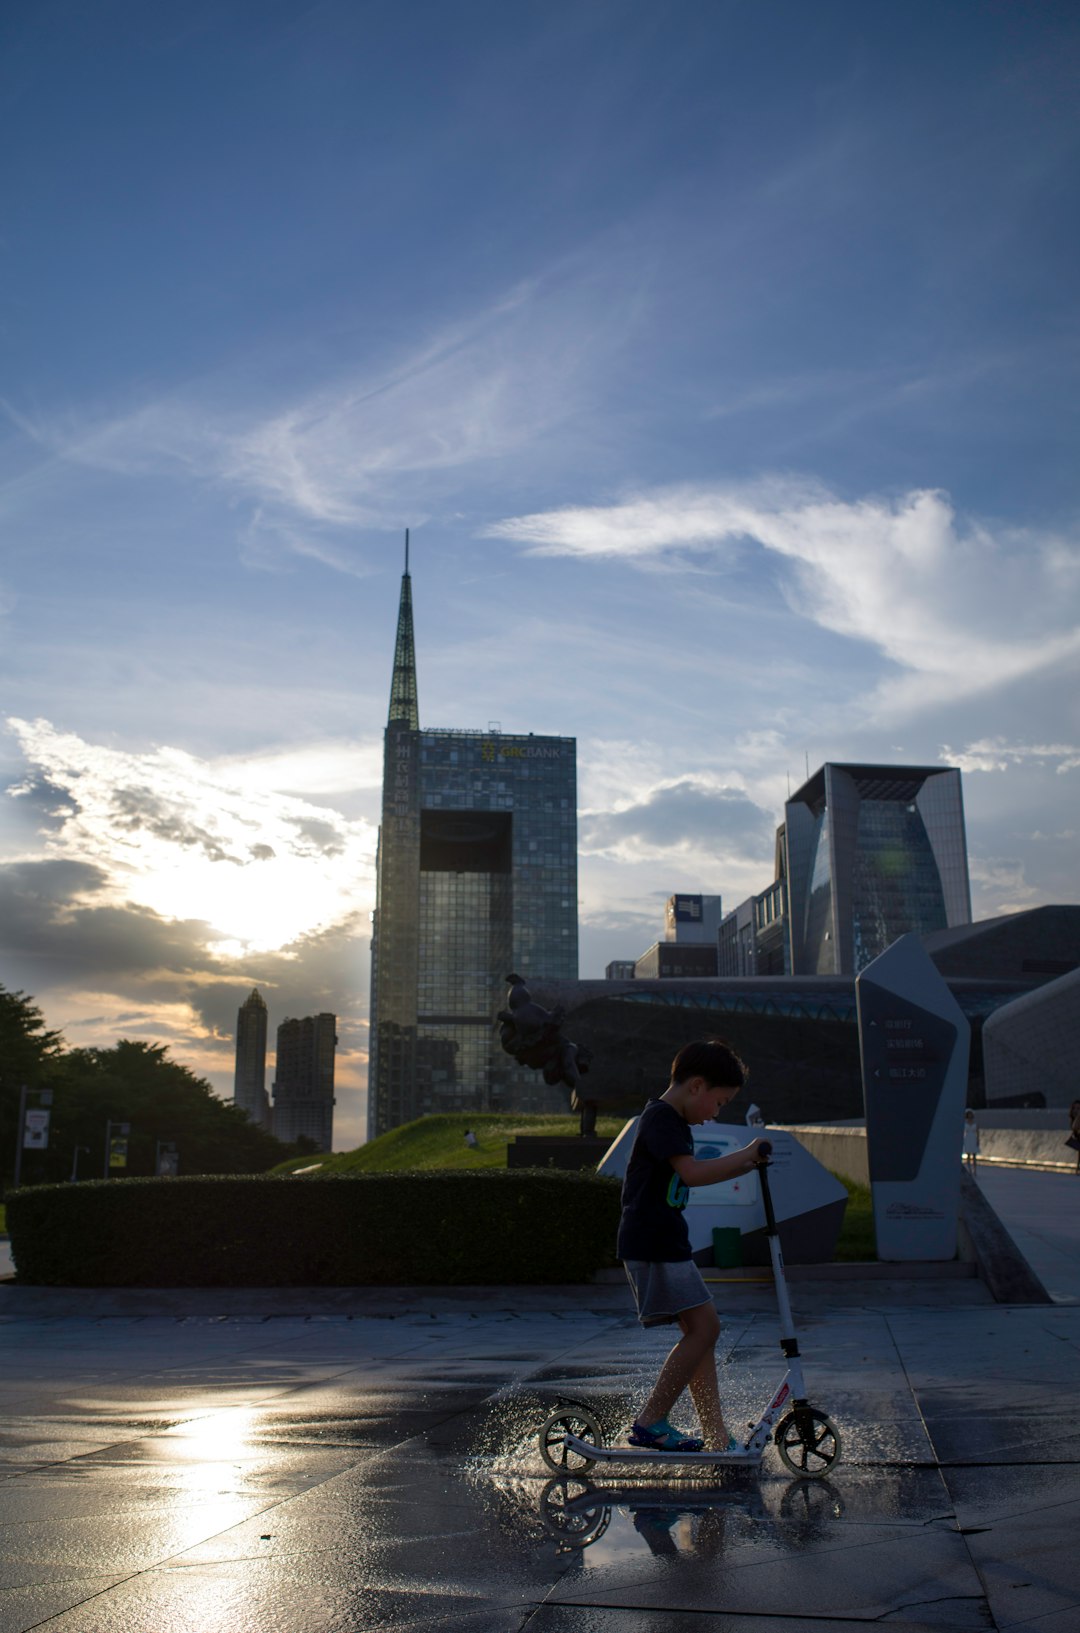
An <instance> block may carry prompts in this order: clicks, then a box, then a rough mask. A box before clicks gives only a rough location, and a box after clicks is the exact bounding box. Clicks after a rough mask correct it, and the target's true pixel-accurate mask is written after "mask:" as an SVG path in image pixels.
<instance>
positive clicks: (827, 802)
mask: <svg viewBox="0 0 1080 1633" xmlns="http://www.w3.org/2000/svg"><path fill="white" fill-rule="evenodd" d="M782 845H783V850H784V860H785V864H786V867H785V871H786V887H787V918H788V936H789V944H790V968H791V973H792V974H793V975H857V974H858V973H859V971H860V970H862V969H864V968H865V967H866V965H867V964H869V963H870V962H871V960H873V959H875V958H877V957H878V955H879V954H880V953H883V952H884V951H885V949H886V948H887V947H888V946H889V945H890V944H891V943H892V942H894V941H895V940H896V939H897V937H898V936H902V935H904V934H906V933H908V932H909V931H914V932H915V933H916V934H918V935H926V934H928V933H929V932H931V931H935V930H944V929H946V928H951V927H952V926H954V925H960V924H970V923H971V887H970V884H969V881H968V864H967V841H966V837H965V832H964V803H963V795H962V792H961V787H960V773H959V771H958V770H956V769H955V767H942V766H902V765H834V764H832V763H828V764H826V765H823V766H822V767H821V769H820V770H819V771H816V772H815V773H814V775H813V776H812V777H811V778H810V779H809V780H808V781H807V782H805V783H804V784H803V786H802V787H801V788H800V789H799V790H798V791H797V792H796V793H795V794H793V795H792V796H791V798H790V799H789V800H788V802H787V805H786V806H785V809H784V829H783V835H782ZM778 849H779V847H778Z"/></svg>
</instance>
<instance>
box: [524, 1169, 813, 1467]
mask: <svg viewBox="0 0 1080 1633" xmlns="http://www.w3.org/2000/svg"><path fill="white" fill-rule="evenodd" d="M761 1151H762V1154H763V1156H764V1158H765V1159H766V1160H765V1161H764V1162H761V1163H759V1164H758V1177H759V1179H760V1181H761V1200H762V1202H763V1203H764V1206H765V1233H766V1235H767V1237H768V1240H769V1254H770V1257H771V1259H772V1269H773V1279H774V1281H775V1284H776V1303H777V1307H778V1309H779V1314H780V1348H781V1349H782V1350H783V1352H784V1355H785V1357H786V1359H787V1372H786V1373H785V1375H784V1379H783V1381H782V1383H781V1384H780V1387H779V1388H778V1389H777V1390H776V1393H775V1394H774V1395H773V1397H772V1399H771V1400H770V1401H769V1404H768V1405H767V1406H766V1408H765V1410H764V1411H763V1412H762V1414H761V1416H760V1418H759V1419H758V1421H757V1422H756V1423H755V1424H752V1425H751V1427H750V1433H749V1435H748V1437H747V1439H746V1441H745V1443H744V1444H743V1445H742V1446H739V1447H737V1448H736V1449H735V1450H734V1451H730V1452H717V1451H701V1452H677V1451H676V1452H664V1451H657V1450H656V1449H655V1448H653V1447H651V1446H605V1445H604V1431H603V1429H602V1427H601V1425H600V1422H599V1419H598V1418H596V1417H594V1415H593V1414H592V1413H591V1412H590V1411H589V1410H588V1409H587V1408H586V1407H583V1406H577V1405H574V1406H561V1407H559V1408H558V1409H557V1410H556V1411H554V1412H553V1413H552V1414H551V1416H550V1417H549V1418H548V1419H547V1421H546V1423H545V1424H544V1426H543V1428H542V1429H541V1430H540V1455H541V1457H542V1458H543V1459H544V1462H545V1463H546V1464H547V1466H548V1468H549V1469H553V1470H554V1471H555V1473H556V1474H563V1475H566V1474H583V1473H584V1472H585V1471H586V1470H588V1469H591V1468H592V1467H593V1465H594V1464H596V1463H649V1464H656V1463H669V1464H678V1465H679V1466H680V1468H681V1467H684V1466H688V1467H695V1466H701V1465H704V1466H705V1467H707V1468H757V1467H759V1465H760V1463H761V1460H762V1458H763V1456H764V1455H765V1448H766V1446H767V1445H768V1443H769V1436H770V1433H771V1432H772V1429H773V1425H774V1424H776V1431H775V1434H774V1436H773V1438H774V1439H775V1441H776V1449H777V1451H778V1452H779V1453H780V1460H781V1462H782V1463H783V1464H784V1465H785V1467H786V1468H787V1469H788V1470H789V1471H790V1472H791V1473H792V1474H794V1475H796V1476H797V1477H798V1478H799V1479H802V1480H819V1479H820V1478H821V1477H822V1475H825V1474H828V1472H829V1470H830V1469H831V1468H832V1467H833V1465H834V1464H835V1463H838V1462H839V1460H840V1431H839V1429H838V1428H837V1427H836V1425H835V1424H834V1423H833V1422H832V1420H831V1419H830V1418H829V1417H827V1416H826V1414H825V1413H824V1412H819V1411H818V1409H817V1407H816V1406H811V1405H810V1403H809V1401H808V1400H807V1399H806V1386H805V1384H804V1382H803V1370H802V1360H801V1358H800V1356H799V1341H798V1339H797V1338H796V1336H795V1323H794V1320H793V1319H792V1315H791V1303H790V1300H789V1299H788V1291H787V1282H786V1281H785V1279H784V1258H783V1254H782V1253H781V1251H780V1233H779V1231H778V1230H777V1228H776V1215H775V1214H774V1212H773V1204H772V1197H771V1195H770V1193H769V1176H768V1172H767V1170H768V1166H769V1164H768V1157H769V1154H770V1152H771V1151H772V1146H771V1145H770V1144H769V1142H768V1141H767V1140H764V1141H762V1145H761ZM789 1403H790V1409H789V1410H788V1411H787V1413H786V1414H785V1416H784V1417H782V1418H781V1417H780V1414H781V1412H782V1411H783V1409H784V1407H785V1406H788V1404H789ZM777 1418H780V1422H779V1423H776V1420H777Z"/></svg>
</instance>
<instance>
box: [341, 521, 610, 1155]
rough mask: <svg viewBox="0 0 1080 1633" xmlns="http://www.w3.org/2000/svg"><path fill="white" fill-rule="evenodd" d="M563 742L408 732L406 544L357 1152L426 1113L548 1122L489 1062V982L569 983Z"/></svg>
mask: <svg viewBox="0 0 1080 1633" xmlns="http://www.w3.org/2000/svg"><path fill="white" fill-rule="evenodd" d="M577 957H578V929H577V767H576V743H575V740H574V739H573V738H572V737H539V736H534V735H532V734H531V733H530V734H529V735H528V736H520V735H517V736H510V735H506V734H504V733H503V732H502V731H500V730H498V729H496V728H494V727H492V728H489V730H487V731H464V730H463V731H454V730H441V729H440V730H436V729H433V728H425V729H421V726H420V717H419V706H418V701H417V684H416V652H415V643H414V635H413V614H412V583H411V579H410V575H409V566H408V545H407V542H406V559H405V573H404V576H403V578H402V581H401V599H400V603H399V608H398V625H397V640H396V644H395V650H394V674H393V681H392V684H391V689H390V711H389V716H388V719H387V725H386V735H385V747H384V759H383V803H382V824H381V827H380V829H379V852H378V863H377V886H376V907H375V914H374V919H373V924H372V943H371V1034H370V1038H371V1041H370V1052H369V1068H368V1138H369V1139H373V1138H375V1137H376V1136H377V1135H379V1134H383V1133H385V1132H386V1131H387V1130H388V1129H391V1128H396V1127H397V1126H398V1125H399V1124H401V1123H405V1122H409V1121H411V1120H412V1119H413V1118H414V1117H420V1116H423V1115H425V1114H426V1113H429V1112H445V1111H484V1110H498V1111H561V1110H564V1109H565V1105H566V1096H565V1093H564V1092H563V1091H561V1090H558V1089H552V1088H550V1087H548V1085H546V1084H545V1083H544V1082H543V1080H542V1078H541V1077H540V1076H539V1074H538V1073H535V1072H528V1071H526V1070H524V1068H522V1067H519V1066H516V1065H515V1064H514V1062H513V1061H512V1060H511V1058H510V1057H509V1056H508V1055H506V1054H504V1053H503V1051H502V1049H501V1047H500V1044H499V1039H498V1034H497V1029H496V1028H495V1026H494V1017H495V1015H496V1013H497V1011H498V1010H499V1009H500V1008H501V1007H502V1005H503V1002H504V999H505V993H506V982H505V977H506V975H507V974H508V973H509V972H510V971H511V970H520V971H522V972H523V973H524V974H525V975H526V976H527V977H528V978H529V980H530V981H531V980H533V979H534V978H536V977H537V976H543V977H547V978H550V979H557V980H573V979H575V978H576V976H577V967H578V966H577Z"/></svg>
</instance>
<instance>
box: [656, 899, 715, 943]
mask: <svg viewBox="0 0 1080 1633" xmlns="http://www.w3.org/2000/svg"><path fill="white" fill-rule="evenodd" d="M722 918H723V903H722V899H721V897H719V896H701V895H692V894H688V893H687V892H685V891H684V892H682V893H681V894H680V895H677V896H669V897H668V899H667V904H666V906H665V908H664V940H665V941H690V942H694V941H703V942H707V943H708V944H709V946H710V947H715V946H716V932H717V931H718V930H719V928H720V920H721V919H722Z"/></svg>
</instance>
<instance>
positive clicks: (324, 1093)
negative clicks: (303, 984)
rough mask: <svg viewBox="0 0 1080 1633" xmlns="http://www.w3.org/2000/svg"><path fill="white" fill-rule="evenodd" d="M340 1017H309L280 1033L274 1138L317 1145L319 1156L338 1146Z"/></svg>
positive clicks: (287, 1025) (288, 1024) (285, 1023)
mask: <svg viewBox="0 0 1080 1633" xmlns="http://www.w3.org/2000/svg"><path fill="white" fill-rule="evenodd" d="M336 1031H337V1017H336V1015H305V1016H304V1018H303V1020H299V1021H291V1020H290V1021H282V1023H281V1025H280V1026H279V1027H278V1030H277V1069H276V1071H275V1073H274V1133H275V1134H276V1135H277V1137H278V1139H279V1140H285V1141H292V1140H298V1139H299V1138H300V1136H301V1134H306V1135H307V1137H308V1139H310V1140H314V1141H315V1144H316V1146H317V1148H318V1149H319V1150H320V1151H329V1150H331V1149H332V1147H333V1143H334V1049H335V1048H336V1046H337V1036H336Z"/></svg>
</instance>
